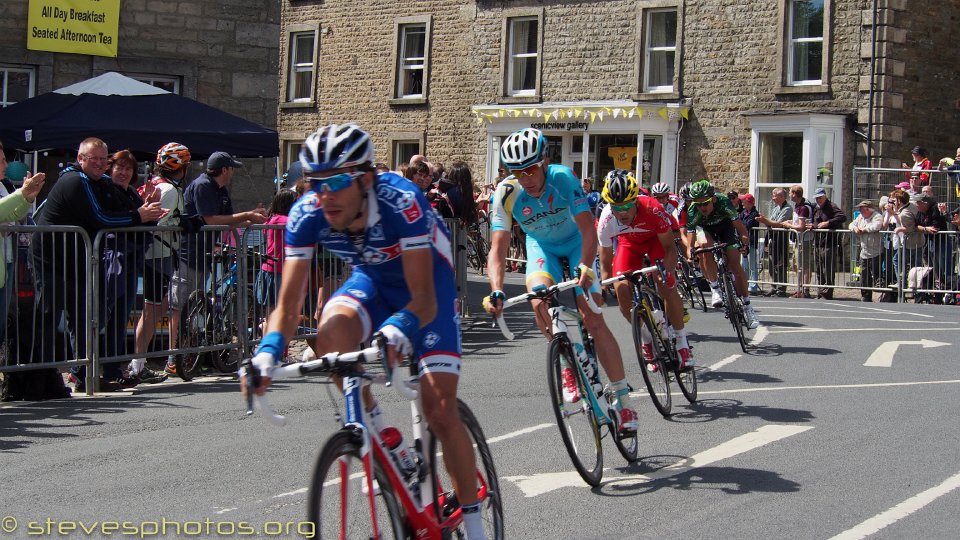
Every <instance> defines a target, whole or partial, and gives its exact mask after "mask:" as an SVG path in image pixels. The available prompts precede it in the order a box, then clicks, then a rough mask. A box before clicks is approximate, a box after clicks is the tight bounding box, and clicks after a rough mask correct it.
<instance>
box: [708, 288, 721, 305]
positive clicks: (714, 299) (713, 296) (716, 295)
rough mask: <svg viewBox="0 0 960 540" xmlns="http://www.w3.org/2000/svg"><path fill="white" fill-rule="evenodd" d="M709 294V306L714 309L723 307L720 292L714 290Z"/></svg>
mask: <svg viewBox="0 0 960 540" xmlns="http://www.w3.org/2000/svg"><path fill="white" fill-rule="evenodd" d="M711 290H712V292H711V293H710V305H711V306H713V307H715V308H720V307H723V296H720V291H718V290H716V289H711Z"/></svg>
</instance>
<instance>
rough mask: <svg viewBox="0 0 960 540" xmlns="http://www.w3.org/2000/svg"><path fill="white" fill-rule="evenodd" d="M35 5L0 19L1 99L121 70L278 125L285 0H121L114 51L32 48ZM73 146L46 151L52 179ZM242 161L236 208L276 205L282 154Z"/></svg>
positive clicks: (14, 7) (19, 5)
mask: <svg viewBox="0 0 960 540" xmlns="http://www.w3.org/2000/svg"><path fill="white" fill-rule="evenodd" d="M48 3H49V2H48ZM81 3H82V2H81ZM284 3H286V2H284ZM29 4H31V2H30V0H7V1H5V2H4V17H2V18H0V83H2V89H0V98H2V100H3V103H2V105H3V106H6V105H9V104H12V103H15V102H17V101H21V100H23V99H26V98H29V97H33V96H35V95H39V94H42V93H44V92H48V91H50V90H54V89H56V88H61V87H64V86H67V85H70V84H73V83H75V82H78V81H82V80H84V79H89V78H91V77H94V76H97V75H101V74H103V73H105V72H108V71H116V72H119V73H121V74H124V75H127V76H128V77H133V78H135V79H138V80H141V81H144V82H148V83H150V84H154V85H156V86H160V87H162V88H164V89H165V90H169V91H172V92H176V93H179V94H181V95H183V96H186V97H189V98H192V99H195V100H198V101H200V102H203V103H205V104H207V105H210V106H213V107H216V108H219V109H221V110H224V111H227V112H229V113H231V114H234V115H236V116H240V117H242V118H244V119H247V120H250V121H252V122H256V123H258V124H260V125H262V126H265V127H268V128H271V129H275V128H276V117H277V87H278V82H277V73H278V70H279V68H278V65H277V61H278V58H279V42H280V41H279V32H280V5H279V3H278V2H263V1H260V0H228V1H222V0H193V1H190V2H186V1H177V0H123V1H122V3H119V2H118V4H120V7H119V13H120V21H119V31H118V35H117V38H118V40H117V56H116V57H115V58H114V57H109V56H94V55H85V54H68V53H63V52H46V51H38V50H28V49H27V48H26V43H27V36H28V6H29ZM72 4H77V2H73V3H72ZM72 4H71V5H72ZM61 5H62V6H64V7H66V4H61ZM131 121H134V122H135V121H136V119H131ZM77 142H78V143H79V142H80V141H77ZM9 150H10V149H8V151H9ZM111 150H118V149H111ZM75 155H76V154H75V153H73V154H72V155H70V154H69V153H68V154H53V153H50V154H49V155H48V156H46V157H44V156H40V160H39V162H38V166H39V168H40V170H43V171H45V172H47V176H48V178H50V177H51V175H52V177H53V178H56V171H57V167H58V165H59V163H62V162H64V160H72V159H73V157H75ZM243 161H244V165H245V166H244V168H243V169H242V170H241V171H240V172H238V173H237V174H236V176H235V177H234V185H233V188H232V191H233V198H234V205H235V207H236V208H238V209H246V208H248V207H250V206H251V205H255V204H256V203H258V202H263V203H264V204H268V203H269V201H270V198H271V197H272V193H273V191H274V184H273V178H274V176H275V175H276V160H275V159H272V158H271V159H245V160H243ZM202 168H203V162H201V161H196V162H195V164H193V165H191V171H190V173H191V177H193V176H196V175H198V174H199V173H200V172H202Z"/></svg>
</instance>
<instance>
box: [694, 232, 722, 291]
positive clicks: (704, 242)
mask: <svg viewBox="0 0 960 540" xmlns="http://www.w3.org/2000/svg"><path fill="white" fill-rule="evenodd" d="M701 233H702V236H701ZM714 243H715V242H714V240H713V236H712V235H711V234H710V233H708V232H707V231H705V230H704V229H703V228H702V227H700V228H698V229H697V241H696V243H695V244H694V245H695V246H696V249H701V248H705V247H710V246H712V245H713V244H714ZM700 270H702V271H703V277H705V278H707V281H709V282H710V284H711V285H713V284H715V283H716V282H717V262H716V261H714V260H713V255H712V254H710V253H701V254H700Z"/></svg>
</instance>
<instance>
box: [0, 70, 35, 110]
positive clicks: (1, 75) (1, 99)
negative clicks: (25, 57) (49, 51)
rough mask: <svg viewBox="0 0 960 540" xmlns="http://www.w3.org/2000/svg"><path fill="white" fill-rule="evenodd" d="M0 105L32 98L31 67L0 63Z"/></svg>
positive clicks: (33, 80)
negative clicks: (0, 86)
mask: <svg viewBox="0 0 960 540" xmlns="http://www.w3.org/2000/svg"><path fill="white" fill-rule="evenodd" d="M0 84H2V88H0V107H6V106H8V105H13V104H14V103H18V102H21V101H23V100H25V99H29V98H32V97H33V96H34V93H35V92H36V76H35V72H34V70H33V68H29V67H20V66H18V67H15V66H3V65H0Z"/></svg>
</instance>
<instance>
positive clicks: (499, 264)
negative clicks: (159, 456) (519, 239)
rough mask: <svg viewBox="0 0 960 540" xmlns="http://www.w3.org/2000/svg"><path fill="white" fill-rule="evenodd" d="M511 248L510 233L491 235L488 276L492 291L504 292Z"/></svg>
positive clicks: (501, 232) (503, 232) (499, 232)
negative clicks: (504, 279) (504, 275)
mask: <svg viewBox="0 0 960 540" xmlns="http://www.w3.org/2000/svg"><path fill="white" fill-rule="evenodd" d="M509 248H510V231H493V232H491V233H490V253H488V254H487V275H488V276H489V277H490V290H491V291H502V290H503V274H504V271H505V266H506V265H505V263H506V260H507V250H508V249H509Z"/></svg>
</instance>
